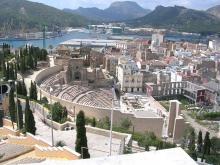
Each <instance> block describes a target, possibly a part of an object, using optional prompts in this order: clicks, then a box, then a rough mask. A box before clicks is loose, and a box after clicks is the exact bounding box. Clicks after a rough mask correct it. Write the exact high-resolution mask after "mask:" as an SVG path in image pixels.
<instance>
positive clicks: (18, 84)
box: [17, 81, 23, 95]
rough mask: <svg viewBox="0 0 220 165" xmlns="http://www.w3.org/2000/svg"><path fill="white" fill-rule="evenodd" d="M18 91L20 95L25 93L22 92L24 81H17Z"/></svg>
mask: <svg viewBox="0 0 220 165" xmlns="http://www.w3.org/2000/svg"><path fill="white" fill-rule="evenodd" d="M17 92H18V94H19V95H23V94H22V83H21V82H20V81H18V82H17Z"/></svg>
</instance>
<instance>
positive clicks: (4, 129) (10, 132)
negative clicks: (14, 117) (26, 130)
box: [0, 126, 20, 137]
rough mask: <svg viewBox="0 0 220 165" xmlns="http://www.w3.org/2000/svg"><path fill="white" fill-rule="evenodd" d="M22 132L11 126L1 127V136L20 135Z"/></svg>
mask: <svg viewBox="0 0 220 165" xmlns="http://www.w3.org/2000/svg"><path fill="white" fill-rule="evenodd" d="M19 134H20V132H19V131H16V130H13V129H11V128H9V127H5V126H4V127H1V128H0V137H8V135H14V136H19Z"/></svg>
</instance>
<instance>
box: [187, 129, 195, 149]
mask: <svg viewBox="0 0 220 165" xmlns="http://www.w3.org/2000/svg"><path fill="white" fill-rule="evenodd" d="M188 148H189V151H190V152H194V151H195V131H194V130H192V131H191V133H190V137H189V146H188Z"/></svg>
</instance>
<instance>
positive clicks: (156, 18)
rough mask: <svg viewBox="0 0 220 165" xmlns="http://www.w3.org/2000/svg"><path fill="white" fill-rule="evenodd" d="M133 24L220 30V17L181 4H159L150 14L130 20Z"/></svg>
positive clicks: (192, 30)
mask: <svg viewBox="0 0 220 165" xmlns="http://www.w3.org/2000/svg"><path fill="white" fill-rule="evenodd" d="M128 23H129V24H130V25H133V26H151V27H157V28H168V29H175V30H179V31H186V32H219V27H220V19H218V18H217V17H215V16H213V15H211V14H209V13H207V12H205V11H198V10H193V9H187V8H185V7H181V6H174V7H163V6H158V7H156V9H155V10H154V11H152V12H151V13H149V14H148V15H146V16H144V17H142V18H139V19H135V20H132V21H129V22H128Z"/></svg>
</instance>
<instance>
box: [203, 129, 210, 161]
mask: <svg viewBox="0 0 220 165" xmlns="http://www.w3.org/2000/svg"><path fill="white" fill-rule="evenodd" d="M209 134H210V133H209V132H206V134H205V138H204V145H203V154H202V162H203V160H204V157H205V154H208V155H209V154H210V148H211V140H210V138H209Z"/></svg>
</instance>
